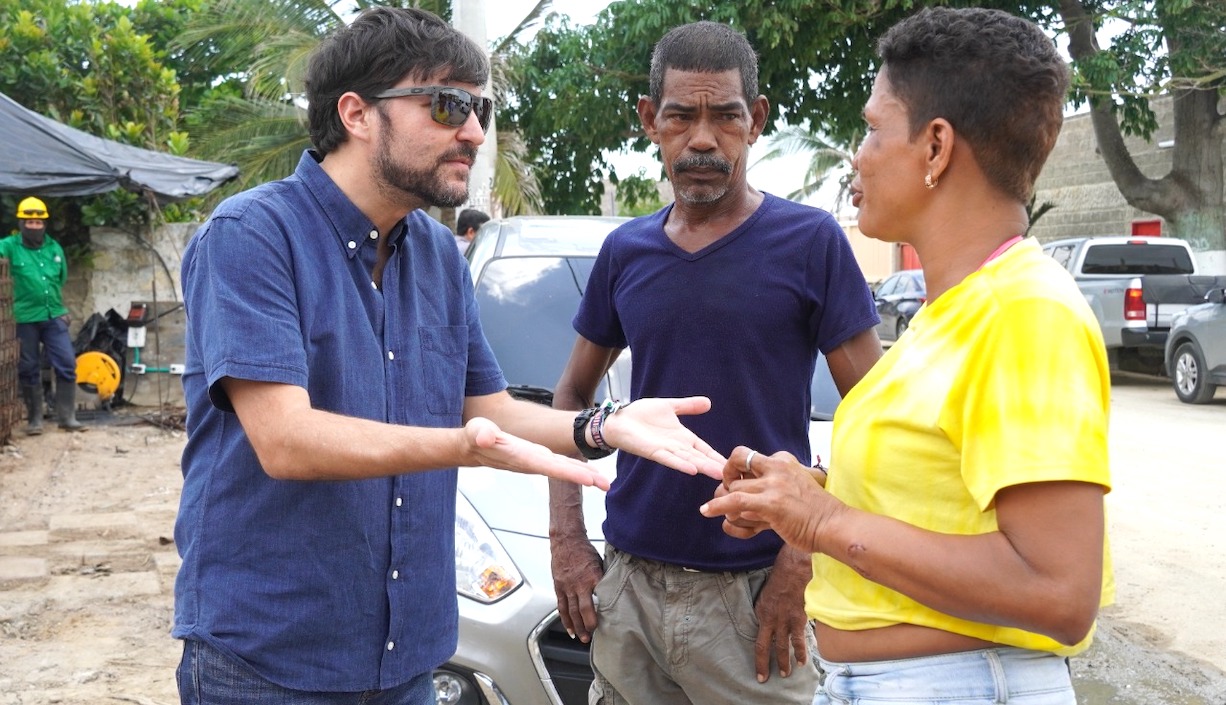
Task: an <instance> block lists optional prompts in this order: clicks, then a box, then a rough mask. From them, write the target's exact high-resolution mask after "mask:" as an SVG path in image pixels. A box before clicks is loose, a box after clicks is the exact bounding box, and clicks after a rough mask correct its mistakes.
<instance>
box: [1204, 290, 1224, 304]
mask: <svg viewBox="0 0 1226 705" xmlns="http://www.w3.org/2000/svg"><path fill="white" fill-rule="evenodd" d="M1205 301H1208V302H1209V303H1211V304H1221V303H1226V288H1219V289H1210V290H1209V293H1207V294H1205Z"/></svg>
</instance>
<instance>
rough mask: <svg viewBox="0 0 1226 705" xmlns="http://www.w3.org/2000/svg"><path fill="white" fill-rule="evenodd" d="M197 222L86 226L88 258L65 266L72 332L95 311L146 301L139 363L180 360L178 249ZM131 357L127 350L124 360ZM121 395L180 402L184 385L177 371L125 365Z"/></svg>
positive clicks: (149, 402)
mask: <svg viewBox="0 0 1226 705" xmlns="http://www.w3.org/2000/svg"><path fill="white" fill-rule="evenodd" d="M199 227H200V225H199V223H168V224H164V225H161V226H159V227H157V228H156V229H154V230H153V231H152V232H147V231H146V232H141V233H139V234H134V233H130V232H127V231H124V230H119V229H115V228H94V229H93V230H91V232H90V244H91V251H92V259H91V261H90V262H89V263H83V264H77V265H76V266H75V267H72V268H70V270H69V284H68V286H66V287H65V290H64V299H65V305H66V306H67V307H68V309H69V312H70V315H71V316H72V325H71V327H70V331H71V333H72V334H73V335H74V336H75V335H76V334H77V332H78V331H79V330H80V328H81V325H82V324H83V323H84V322H85V321H86V320H87V319H88V318H89V317H90V316H91V315H92V314H94V313H98V314H103V315H105V314H106V312H107V311H108V310H109V309H114V311H115V312H116V313H118V314H119V315H120V316H121V317H126V316H127V315H128V311H129V309H130V308H131V305H132V304H133V303H135V302H140V303H145V304H146V305H147V307H148V312H149V313H148V316H147V318H148V319H152V321H153V322H152V323H150V324H149V325H148V326H147V331H146V336H145V346H144V347H143V348H142V349H141V351H140V362H141V363H142V364H144V365H146V366H147V367H148V368H168V367H169V366H170V365H172V364H173V365H180V364H182V363H183V362H184V356H185V355H184V334H185V328H186V316H185V315H184V312H183V308H182V300H183V295H182V287H181V284H180V281H179V267H180V265H181V264H182V261H183V250H184V249H185V248H186V247H187V243H188V241H189V240H191V237H192V236H193V235H194V234H195V232H196V230H197V229H198V228H199ZM134 359H135V354H134V351H132V350H129V351H128V360H127V363H128V364H129V365H130V364H131V363H132V362H133V361H134ZM123 396H124V399H125V400H127V401H129V402H131V403H133V404H136V405H138V406H154V407H160V406H175V407H177V406H182V405H183V386H182V384H181V380H180V378H179V376H178V375H172V374H169V373H166V372H149V373H147V374H144V375H139V374H136V373H134V372H132V371H131V370H125V373H124V392H123ZM82 401H83V403H88V401H89V400H82Z"/></svg>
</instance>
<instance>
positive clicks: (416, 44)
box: [306, 7, 490, 155]
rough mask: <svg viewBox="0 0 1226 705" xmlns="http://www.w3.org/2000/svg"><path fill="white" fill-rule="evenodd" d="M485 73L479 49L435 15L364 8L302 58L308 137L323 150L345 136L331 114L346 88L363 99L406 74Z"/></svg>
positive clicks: (449, 76)
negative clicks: (351, 21)
mask: <svg viewBox="0 0 1226 705" xmlns="http://www.w3.org/2000/svg"><path fill="white" fill-rule="evenodd" d="M489 75H490V65H489V60H488V59H487V58H486V56H485V51H484V50H482V49H481V47H479V46H477V44H476V43H475V42H473V41H472V40H471V39H469V38H468V37H466V36H464V34H463V33H461V32H460V31H459V30H457V29H455V28H454V27H452V26H451V25H449V24H447V23H446V22H444V21H443V20H441V19H439V17H438V16H437V15H434V14H431V13H429V12H426V11H425V10H418V9H410V8H399V7H374V8H371V9H368V10H366V11H364V12H362V13H361V14H360V15H358V17H357V18H356V19H355V20H354V21H353V23H352V24H350V25H348V26H346V27H342V28H341V29H339V30H337V31H336V32H333V33H332V34H331V35H329V36H328V37H326V38H325V39H324V40H323V41H322V42H321V43H320V45H319V47H318V48H316V50H315V52H314V53H313V54H312V55H311V59H310V62H309V63H308V64H307V73H306V95H307V102H308V106H307V122H308V125H309V129H310V134H311V143H312V144H313V145H314V146H315V149H316V150H317V151H318V152H319V153H320V154H321V155H326V154H327V153H328V152H331V151H332V150H334V149H336V148H337V147H339V146H340V145H342V144H344V143H345V141H346V140H348V139H349V133H348V132H347V131H346V130H345V126H344V124H342V123H341V119H340V115H338V114H337V102H338V101H339V100H340V97H341V95H343V94H344V93H346V92H348V91H353V92H354V93H357V94H358V95H360V96H362V98H364V99H366V100H368V101H369V100H374V95H375V94H376V93H379V92H380V91H383V90H386V89H388V88H391V87H392V86H394V85H396V84H397V83H399V82H400V81H402V80H404V79H405V78H406V77H411V78H413V79H415V80H422V81H424V80H427V79H432V78H436V77H437V78H438V79H439V80H441V81H445V82H451V83H470V84H472V85H475V86H484V85H485V83H486V81H487V80H489Z"/></svg>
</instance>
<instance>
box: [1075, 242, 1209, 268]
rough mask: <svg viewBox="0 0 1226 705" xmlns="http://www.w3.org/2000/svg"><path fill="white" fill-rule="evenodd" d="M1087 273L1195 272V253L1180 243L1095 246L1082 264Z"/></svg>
mask: <svg viewBox="0 0 1226 705" xmlns="http://www.w3.org/2000/svg"><path fill="white" fill-rule="evenodd" d="M1081 271H1082V272H1083V273H1084V274H1191V273H1192V272H1193V271H1194V267H1193V265H1192V256H1191V255H1189V254H1188V251H1187V249H1185V248H1183V247H1179V246H1177V245H1155V244H1137V245H1134V244H1121V245H1106V244H1104V245H1092V246H1090V247H1089V248H1088V249H1087V250H1086V257H1085V262H1083V263H1082V265H1081Z"/></svg>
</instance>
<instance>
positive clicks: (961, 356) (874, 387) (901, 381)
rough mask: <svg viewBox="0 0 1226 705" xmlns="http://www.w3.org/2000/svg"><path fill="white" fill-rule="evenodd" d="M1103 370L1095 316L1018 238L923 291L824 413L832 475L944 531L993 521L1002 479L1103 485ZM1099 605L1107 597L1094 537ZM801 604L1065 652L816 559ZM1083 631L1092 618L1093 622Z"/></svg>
mask: <svg viewBox="0 0 1226 705" xmlns="http://www.w3.org/2000/svg"><path fill="white" fill-rule="evenodd" d="M1110 390H1111V380H1110V376H1109V373H1108V368H1107V357H1106V351H1105V349H1104V347H1103V341H1102V334H1101V332H1100V331H1099V327H1098V322H1097V321H1096V320H1095V319H1094V316H1093V313H1092V312H1091V311H1090V308H1089V306H1087V305H1086V302H1085V299H1084V298H1083V297H1082V295H1081V292H1080V291H1078V289H1077V286H1076V284H1075V283H1074V282H1073V280H1072V279H1071V278H1070V277H1069V276H1068V273H1067V272H1065V271H1064V270H1063V269H1061V268H1060V267H1059V266H1058V265H1057V264H1056V263H1055V262H1054V261H1053V260H1052V259H1051V258H1050V257H1048V256H1046V255H1044V254H1043V253H1042V252H1041V251H1040V249H1039V246H1038V244H1037V243H1036V242H1035V241H1033V240H1024V241H1022V242H1020V243H1018V244H1016V245H1014V246H1013V247H1011V248H1010V249H1009V250H1007V251H1006V252H1005V253H1004V254H1002V255H1001V256H1000V257H998V258H996V259H994V260H992V261H991V262H989V263H988V264H986V265H985V266H984V267H983V268H981V269H980V270H979V271H977V272H975V273H973V274H971V275H970V276H968V277H967V278H966V279H965V280H963V281H962V282H961V283H960V284H958V285H957V286H955V287H953V288H951V289H950V290H949V291H947V292H945V293H944V294H942V295H941V296H940V297H939V298H938V299H937V300H936V301H933V302H931V303H930V304H926V305H925V306H924V307H923V308H922V309H921V310H920V311H919V312H918V313H917V314H916V315H915V318H914V319H913V320H912V321H911V327H910V329H909V330H908V331H907V334H906V335H904V336H903V337H902V339H901V340H899V341H898V342H897V343H896V344H895V345H894V346H893V347H892V348H891V349H890V350H889V351H888V352H887V353H886V354H885V356H883V357H882V358H881V360H880V361H878V363H877V364H876V365H875V366H874V367H873V368H872V369H871V370H870V371H869V373H868V374H867V375H865V377H864V379H863V380H862V381H861V382H860V383H859V384H858V385H856V387H855V388H854V389H852V390H851V392H850V393H848V395H847V397H846V398H845V399H844V400H843V402H842V403H841V404H840V405H839V408H838V411H837V412H836V413H835V417H834V430H833V442H832V446H831V471H830V476H829V479H828V480H827V484H826V489H827V490H829V491H830V492H831V493H832V494H833V495H835V496H836V497H838V498H839V499H841V500H842V501H843V502H846V503H847V504H848V505H850V506H853V507H857V508H859V509H863V510H865V511H868V512H873V513H875V514H881V515H885V516H890V517H894V518H895V519H900V520H902V521H905V522H908V523H910V524H913V525H915V526H918V527H921V528H924V529H929V530H932V531H937V532H941V533H948V534H961V535H975V534H983V533H990V532H993V531H997V530H998V527H997V524H996V510H995V504H994V498H995V496H996V493H997V492H998V491H999V490H1001V489H1003V488H1005V487H1009V486H1012V485H1018V484H1023V483H1030V482H1047V481H1057V480H1077V481H1083V482H1091V483H1095V484H1100V485H1103V486H1104V487H1106V488H1108V489H1110V484H1111V482H1110V474H1109V470H1108V462H1107V414H1108V409H1109V405H1110ZM1104 558H1105V559H1107V560H1104V563H1103V604H1109V603H1110V602H1111V600H1112V598H1113V592H1114V589H1113V588H1114V586H1113V583H1112V581H1111V567H1110V562H1109V556H1108V554H1107V551H1106V548H1105V547H1104ZM813 575H814V577H813V581H812V582H811V583H810V584H809V586H808V589H807V590H806V592H805V603H806V609H807V610H808V613H809V615H810V616H811V617H813V618H814V619H817V620H818V621H820V622H822V623H823V624H827V625H829V626H831V627H834V628H837V629H845V630H860V629H873V628H878V627H885V626H890V625H893V624H899V623H907V624H917V625H922V626H926V627H932V628H936V629H942V630H945V631H949V632H954V633H956V634H964V635H967V636H972V637H977V638H980V639H985V640H988V641H992V642H998V643H1002V644H1006V645H1010V646H1017V647H1021V648H1027V649H1035V650H1041V651H1051V652H1055V653H1058V654H1061V655H1066V656H1067V655H1071V654H1074V653H1077V652H1079V651H1082V650H1084V649H1085V648H1086V647H1088V646H1089V644H1090V639H1091V636H1089V635H1087V636H1086V638H1085V639H1084V640H1083V641H1082V642H1081V643H1079V644H1077V645H1075V646H1071V647H1068V646H1064V645H1062V644H1060V643H1058V642H1056V641H1055V640H1053V639H1050V638H1048V637H1046V636H1043V635H1040V634H1034V633H1031V632H1027V631H1023V630H1020V629H1016V628H1009V627H1000V626H995V625H990V624H982V623H977V622H971V621H968V620H964V619H959V618H956V617H952V616H950V615H947V614H944V613H941V612H938V611H936V610H933V609H931V608H929V607H925V606H924V605H921V604H920V603H918V602H916V601H915V600H912V599H910V598H909V597H906V596H904V595H902V594H901V593H898V592H896V591H894V590H891V589H889V588H886V587H882V586H881V585H879V584H877V583H874V582H872V581H870V580H867V579H866V578H864V577H861V576H860V575H859V574H858V573H856V572H855V571H854V570H852V569H850V568H848V567H847V566H846V565H844V564H843V563H840V562H838V561H836V560H834V559H833V558H830V557H828V556H825V555H823V554H816V555H815V556H814V557H813ZM1092 634H1093V631H1091V635H1092Z"/></svg>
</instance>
